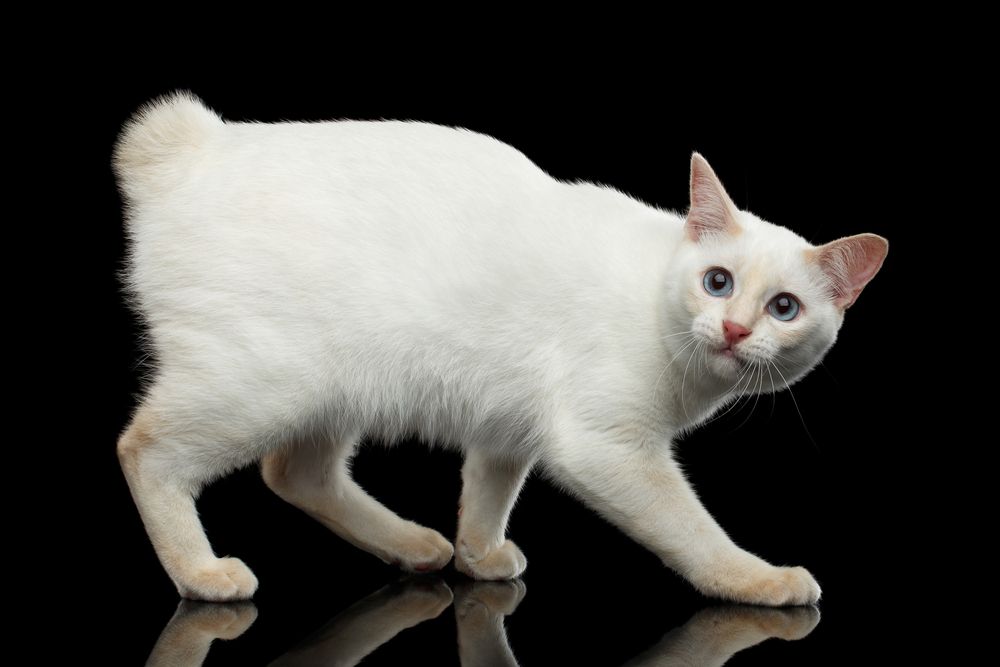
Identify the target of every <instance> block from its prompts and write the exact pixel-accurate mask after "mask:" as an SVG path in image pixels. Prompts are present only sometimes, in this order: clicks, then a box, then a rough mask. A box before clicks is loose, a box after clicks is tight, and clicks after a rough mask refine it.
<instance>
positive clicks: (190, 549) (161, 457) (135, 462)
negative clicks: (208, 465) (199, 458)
mask: <svg viewBox="0 0 1000 667" xmlns="http://www.w3.org/2000/svg"><path fill="white" fill-rule="evenodd" d="M163 427H164V425H163V424H162V423H160V422H158V420H157V418H156V417H155V414H154V413H153V412H152V411H151V410H148V409H142V410H140V411H139V412H138V413H137V414H136V416H135V418H134V419H133V420H132V423H131V424H130V425H129V427H128V429H127V430H126V431H125V433H124V434H123V435H122V436H121V438H120V439H119V440H118V460H119V462H120V463H121V466H122V471H123V472H124V473H125V478H126V480H128V486H129V490H130V491H131V492H132V498H133V500H135V504H136V507H137V508H138V509H139V515H140V516H141V517H142V523H143V525H145V527H146V533H147V534H148V535H149V539H150V541H151V542H152V543H153V548H154V549H155V550H156V555H157V556H158V557H159V559H160V563H161V564H162V565H163V569H164V570H166V571H167V575H169V576H170V579H171V580H172V581H173V582H174V585H175V586H177V591H178V592H179V593H180V594H181V596H183V597H186V598H191V599H194V600H211V601H224V600H244V599H249V598H250V597H252V596H253V593H254V591H256V590H257V578H256V577H255V576H254V575H253V572H251V571H250V568H248V567H247V566H246V565H244V564H243V562H242V561H241V560H239V559H237V558H217V557H216V555H215V554H214V553H213V552H212V546H211V545H210V544H209V542H208V538H207V537H206V536H205V530H204V529H203V528H202V526H201V521H199V520H198V513H197V511H196V510H195V504H194V498H195V496H196V495H197V493H198V491H200V489H201V486H202V484H204V483H205V482H206V481H207V478H208V477H210V476H211V472H210V471H206V472H205V473H204V474H199V472H198V471H194V470H192V469H191V468H190V467H189V466H187V465H186V464H187V462H186V461H182V460H181V459H180V457H179V456H178V454H177V453H176V449H175V447H174V446H172V445H171V442H170V439H169V438H168V437H167V436H166V435H165V434H164V428H163Z"/></svg>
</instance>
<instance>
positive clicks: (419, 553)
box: [262, 439, 454, 572]
mask: <svg viewBox="0 0 1000 667" xmlns="http://www.w3.org/2000/svg"><path fill="white" fill-rule="evenodd" d="M353 445H354V441H353V440H352V439H343V440H338V441H331V442H328V443H324V444H320V445H314V444H311V443H310V444H304V443H295V444H292V445H290V446H287V447H285V448H283V449H281V450H279V451H276V452H273V453H271V454H268V455H267V456H266V457H264V460H263V470H262V472H263V475H264V481H265V482H266V483H267V485H268V486H269V487H271V490H272V491H274V492H275V493H277V494H278V495H279V496H280V497H281V498H282V499H284V500H286V501H287V502H289V503H291V504H292V505H295V506H296V507H298V508H299V509H301V510H303V511H304V512H305V513H306V514H308V515H309V516H311V517H312V518H314V519H316V520H317V521H319V522H320V523H322V524H323V525H324V526H326V527H327V528H329V529H330V530H332V531H333V532H334V533H336V534H337V535H339V536H340V537H342V538H343V539H345V540H347V541H348V542H350V543H351V544H353V545H354V546H356V547H358V548H360V549H364V550H365V551H367V552H368V553H371V554H374V555H376V556H378V557H379V558H381V559H382V560H383V561H384V562H386V563H391V564H393V565H396V566H398V567H400V568H402V569H403V570H406V571H408V572H433V571H435V570H440V569H441V568H443V567H444V566H445V565H447V564H448V561H450V560H451V556H452V553H453V552H454V549H453V548H452V546H451V543H450V542H448V540H446V539H445V538H444V537H443V536H442V535H441V534H440V533H438V532H437V531H436V530H431V529H430V528H424V527H423V526H420V525H418V524H416V523H414V522H412V521H406V520H405V519H401V518H400V517H399V516H397V515H396V514H395V513H393V512H392V511H391V510H389V509H388V508H387V507H385V506H384V505H382V504H381V503H379V502H378V501H377V500H375V499H374V498H372V497H371V496H369V495H368V494H367V493H365V491H364V489H362V488H361V487H360V486H358V485H357V483H356V482H355V481H354V480H353V479H351V476H350V472H349V471H348V468H347V460H348V458H349V456H350V454H351V453H352V451H353Z"/></svg>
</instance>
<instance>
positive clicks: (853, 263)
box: [670, 153, 888, 394]
mask: <svg viewBox="0 0 1000 667" xmlns="http://www.w3.org/2000/svg"><path fill="white" fill-rule="evenodd" d="M684 237H685V238H684V241H683V243H682V247H681V249H680V251H679V252H678V262H677V264H676V266H677V267H678V268H679V270H680V272H679V273H677V274H675V280H676V281H677V283H676V285H675V286H676V288H678V289H680V291H681V294H677V293H676V292H675V297H674V298H677V299H679V300H680V301H681V302H682V303H683V304H684V307H685V308H684V309H683V311H681V315H680V317H674V318H671V319H672V320H673V321H672V322H671V323H670V324H671V328H672V329H674V333H676V332H677V329H678V328H680V329H682V330H683V329H687V331H686V332H684V333H686V334H687V335H686V336H685V335H683V334H682V337H683V338H684V339H685V341H686V342H687V347H686V352H685V353H684V354H682V356H683V357H686V358H687V359H686V361H685V363H688V362H690V364H694V365H695V367H693V368H691V370H692V372H697V373H699V374H701V373H705V374H707V375H709V376H714V378H715V379H716V380H717V382H718V383H721V384H723V385H727V386H728V387H729V388H732V389H733V390H735V392H736V393H739V394H747V393H760V392H771V391H777V390H779V389H782V388H784V387H786V386H788V385H789V384H791V383H792V382H794V381H795V380H796V379H798V378H800V377H802V376H803V375H805V374H806V373H807V372H809V370H811V369H812V368H813V367H814V366H815V365H816V364H817V363H819V361H820V359H822V357H823V355H824V354H825V353H826V351H827V350H828V349H830V346H831V345H833V342H834V340H836V337H837V331H838V330H839V329H840V325H841V323H842V322H843V319H844V311H845V310H846V309H847V308H848V307H849V306H851V305H852V304H853V303H854V302H855V301H856V300H857V298H858V295H859V294H861V291H862V289H864V287H865V285H866V284H867V283H868V281H869V280H871V279H872V278H873V277H874V276H875V274H876V273H877V272H878V270H879V268H880V267H881V266H882V261H883V260H884V259H885V256H886V252H887V250H888V243H887V242H886V240H885V239H883V238H882V237H880V236H876V235H874V234H860V235H858V236H850V237H847V238H843V239H840V240H837V241H833V242H831V243H827V244H826V245H823V246H818V247H816V246H813V245H811V244H809V243H808V242H807V241H806V240H805V239H803V238H802V237H800V236H798V235H797V234H794V233H793V232H791V231H789V230H787V229H785V228H784V227H778V226H776V225H772V224H770V223H768V222H765V221H764V220H761V219H760V218H758V217H756V216H754V215H753V214H751V213H747V212H745V211H740V210H739V209H737V208H736V206H735V204H733V201H732V199H730V197H729V195H728V194H726V191H725V190H724V189H723V187H722V183H721V182H720V181H719V179H718V177H717V176H716V175H715V172H714V171H712V168H711V167H710V166H709V165H708V162H706V161H705V159H704V158H703V157H702V156H701V155H699V154H697V153H695V154H694V156H693V157H692V160H691V208H690V211H689V212H688V215H687V220H686V221H685V226H684Z"/></svg>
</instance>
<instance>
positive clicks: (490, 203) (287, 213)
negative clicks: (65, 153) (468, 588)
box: [114, 93, 888, 606]
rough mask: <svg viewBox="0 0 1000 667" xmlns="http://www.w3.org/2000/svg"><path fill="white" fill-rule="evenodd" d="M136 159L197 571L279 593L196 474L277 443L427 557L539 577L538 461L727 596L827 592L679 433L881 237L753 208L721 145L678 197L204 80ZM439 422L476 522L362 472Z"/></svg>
mask: <svg viewBox="0 0 1000 667" xmlns="http://www.w3.org/2000/svg"><path fill="white" fill-rule="evenodd" d="M114 170H115V174H116V176H117V178H118V184H119V186H120V188H121V192H122V196H123V199H124V201H125V203H126V218H127V220H126V222H127V232H128V239H129V250H128V269H127V272H126V279H125V282H126V289H127V291H128V294H129V296H130V299H131V302H132V303H133V304H134V306H135V308H136V310H137V312H138V315H139V316H140V317H141V318H142V321H143V323H144V325H145V327H146V330H147V332H148V336H147V342H148V345H149V348H150V349H149V352H150V354H151V356H152V359H153V360H154V366H153V370H152V373H151V376H150V378H149V380H148V383H147V386H146V387H145V389H144V394H143V397H142V399H141V401H140V405H139V406H138V408H137V410H136V412H135V414H134V416H133V418H132V421H131V423H130V425H129V426H128V428H127V430H126V431H125V432H124V434H123V435H122V436H121V438H120V440H119V442H118V454H119V458H120V461H121V465H122V469H123V471H124V473H125V477H126V478H127V480H128V484H129V488H130V489H131V492H132V497H133V498H134V500H135V503H136V506H137V507H138V509H139V513H140V515H141V516H142V520H143V523H144V525H145V527H146V530H147V532H148V534H149V537H150V539H151V541H152V543H153V546H154V548H155V549H156V553H157V555H158V556H159V558H160V562H161V563H162V564H163V566H164V568H165V569H166V571H167V574H168V575H169V576H170V578H171V579H172V580H173V582H174V584H175V585H176V586H177V589H178V591H179V592H180V594H181V595H183V596H185V597H190V598H197V599H205V600H233V599H241V598H249V597H250V596H251V595H253V593H254V591H255V590H256V588H257V579H256V578H255V577H254V575H253V573H252V572H251V571H250V569H249V568H247V566H246V565H245V564H244V563H243V562H242V561H240V560H238V559H235V558H221V559H220V558H217V557H216V556H215V554H214V553H213V551H212V547H211V545H210V544H209V542H208V539H207V538H206V536H205V533H204V531H203V529H202V526H201V523H200V521H199V519H198V516H197V513H196V510H195V502H194V498H195V497H196V496H197V494H198V492H199V490H200V489H201V488H202V487H203V486H204V485H205V484H206V483H208V482H210V481H211V480H213V479H216V478H218V477H219V476H221V475H224V474H226V473H228V472H230V471H232V470H233V469H235V468H237V467H239V466H242V465H246V464H248V463H251V462H254V461H260V462H261V464H262V470H263V477H264V481H265V482H266V483H267V485H268V486H269V487H270V488H271V489H273V490H274V491H275V492H276V493H277V494H278V495H279V496H281V497H282V498H284V499H285V500H287V501H288V502H290V503H292V504H294V505H295V506H297V507H299V508H301V509H303V510H304V511H306V512H307V513H308V514H309V515H310V516H312V517H314V518H315V519H317V520H318V521H320V522H322V523H323V524H324V525H326V526H327V527H329V528H330V529H331V530H332V531H334V532H335V533H336V534H337V535H339V536H341V537H342V538H344V539H345V540H347V541H348V542H350V543H351V544H353V545H355V546H357V547H360V548H361V549H364V550H365V551H368V552H370V553H372V554H374V555H376V556H377V557H379V558H381V559H382V560H383V561H385V562H387V563H393V564H395V565H397V566H399V567H400V568H402V569H404V570H406V571H410V572H428V571H434V570H439V569H441V568H443V567H444V566H445V565H446V564H447V563H448V562H449V561H450V560H451V558H452V556H453V555H454V558H455V567H456V568H457V569H458V570H460V571H462V572H464V573H466V574H468V575H469V576H471V577H474V578H476V579H509V578H512V577H516V576H518V575H520V574H521V572H523V571H524V569H525V566H526V564H527V561H526V560H525V557H524V555H523V554H522V553H521V550H520V549H519V548H518V547H517V546H516V545H515V544H514V543H513V542H511V541H510V540H508V539H506V527H507V520H508V517H509V514H510V511H511V508H512V507H513V504H514V500H515V498H516V497H517V495H518V492H519V491H520V489H521V486H522V484H523V483H524V480H525V477H526V475H527V474H528V472H529V470H532V469H533V468H537V469H540V470H541V472H542V473H543V474H544V475H545V476H546V477H547V478H549V479H551V480H552V481H553V482H555V483H556V484H558V485H560V486H561V487H563V488H565V489H566V490H568V491H569V492H570V493H572V494H573V495H575V496H576V497H578V498H579V499H581V500H582V501H583V502H584V503H586V504H587V505H588V506H590V507H591V508H593V509H594V510H596V511H597V512H598V513H600V514H601V515H602V516H603V517H605V518H606V519H607V520H609V521H610V522H612V523H613V524H615V525H617V526H618V527H620V528H621V529H622V530H623V531H625V532H626V533H627V534H628V535H630V536H631V537H632V538H633V539H635V540H636V541H637V542H639V543H641V544H643V545H644V546H645V547H647V548H648V549H650V550H652V551H653V552H654V553H655V554H656V555H657V556H659V557H660V559H661V560H662V561H663V562H664V563H665V564H666V565H667V566H669V567H671V568H673V569H675V570H676V571H677V572H679V573H680V574H681V575H682V576H684V577H685V578H686V579H687V580H688V581H690V582H691V583H692V584H693V585H694V586H695V587H696V588H698V590H700V591H702V592H703V593H705V594H707V595H712V596H717V597H721V598H725V599H729V600H734V601H738V602H745V603H750V604H760V605H773V606H778V605H801V604H808V603H811V602H815V601H816V600H817V599H818V598H819V595H820V588H819V586H818V585H817V583H816V581H815V580H814V579H813V577H812V576H811V575H810V574H809V573H808V572H807V571H806V570H804V569H802V568H786V567H775V566H772V565H770V564H768V563H766V562H765V561H763V560H761V559H760V558H758V557H756V556H754V555H752V554H750V553H747V552H746V551H743V550H742V549H740V548H739V547H737V546H736V545H735V544H734V543H733V542H732V541H731V540H730V539H729V538H728V537H727V535H726V534H725V533H724V532H723V531H722V529H721V528H720V527H719V526H718V525H717V524H716V522H715V521H714V519H713V518H712V517H711V516H710V515H709V514H708V512H707V511H706V510H705V509H704V508H703V507H702V505H701V503H700V502H699V500H698V498H697V497H696V495H695V493H694V492H693V491H692V489H691V487H690V486H689V485H688V483H687V481H686V480H685V478H684V476H683V474H682V473H681V471H680V469H679V467H678V465H677V464H676V463H675V461H674V459H673V457H672V453H671V448H672V444H671V443H672V440H673V438H674V437H675V436H676V435H677V434H678V433H680V432H681V431H684V430H686V429H690V428H692V427H694V426H696V425H697V424H699V423H701V422H703V421H704V420H705V419H707V418H708V417H709V416H711V415H712V414H713V413H715V412H716V411H717V410H719V409H720V407H722V406H724V405H725V404H726V403H728V402H730V401H732V400H733V399H734V398H736V397H738V396H742V395H747V394H755V393H761V392H772V391H777V390H780V389H782V388H784V387H786V386H788V385H789V384H790V383H792V382H794V381H795V380H797V379H799V378H801V377H802V376H803V375H804V374H806V373H807V372H808V371H809V370H810V369H812V368H813V367H814V366H815V365H816V364H817V363H818V362H819V360H820V359H821V358H822V357H823V355H824V354H825V353H826V351H827V350H828V349H829V348H830V346H831V345H832V344H833V342H834V340H835V338H836V335H837V332H838V330H839V328H840V326H841V323H842V321H843V317H844V311H845V310H846V309H847V307H849V306H850V305H851V304H853V303H854V301H855V300H856V299H857V297H858V295H859V294H860V293H861V290H862V289H863V288H864V286H865V285H866V284H867V282H868V281H869V280H871V278H872V277H873V276H874V275H875V273H876V272H877V271H878V270H879V268H880V266H881V264H882V261H883V259H884V258H885V255H886V251H887V248H888V244H887V243H886V241H885V240H884V239H882V238H881V237H878V236H875V235H873V234H861V235H859V236H852V237H849V238H844V239H840V240H838V241H834V242H832V243H828V244H826V245H823V246H819V247H814V246H812V245H810V244H809V243H808V242H806V241H805V240H804V239H802V238H801V237H799V236H797V235H796V234H794V233H792V232H790V231H789V230H787V229H785V228H783V227H778V226H776V225H772V224H770V223H768V222H765V221H763V220H761V219H760V218H757V217H756V216H754V215H752V214H750V213H747V212H744V211H740V210H738V209H737V208H736V206H735V205H734V204H733V202H732V200H731V199H730V198H729V196H728V195H727V194H726V192H725V190H724V189H723V187H722V184H721V183H720V182H719V179H718V178H717V177H716V175H715V173H714V172H713V171H712V169H711V167H709V165H708V163H707V162H706V161H705V160H704V159H703V158H702V157H701V156H700V155H697V154H695V155H694V156H693V158H692V160H691V182H690V192H691V201H690V210H689V211H688V213H687V215H686V216H681V215H678V214H676V213H673V212H669V211H663V210H659V209H656V208H653V207H650V206H648V205H646V204H643V203H641V202H639V201H636V200H634V199H631V198H629V197H628V196H626V195H624V194H622V193H621V192H618V191H616V190H614V189H611V188H608V187H602V186H597V185H593V184H589V183H566V182H562V181H558V180H555V179H553V178H551V177H549V176H548V175H546V174H545V173H544V172H543V171H541V170H540V169H539V168H538V167H536V166H535V165H534V164H532V163H531V162H530V161H529V160H528V159H527V158H526V157H525V156H524V155H522V154H521V153H519V152H518V151H517V150H515V149H513V148H511V147H510V146H507V145H505V144H503V143H501V142H499V141H497V140H495V139H492V138H490V137H486V136H483V135H480V134H476V133H473V132H470V131H467V130H461V129H453V128H446V127H440V126H436V125H429V124H424V123H414V122H354V121H341V122H328V123H278V124H260V123H235V122H228V121H223V120H222V119H221V118H220V117H219V116H218V115H217V114H216V113H214V112H212V111H211V110H209V109H208V108H206V107H205V106H204V105H203V104H202V103H201V102H200V101H199V100H198V99H197V98H195V97H194V96H192V95H190V94H187V93H179V94H175V95H171V96H169V97H166V98H161V99H158V100H156V101H154V102H153V103H151V104H150V105H148V106H146V107H144V108H143V109H141V110H140V111H139V112H138V113H137V114H136V115H135V116H134V117H133V118H132V120H130V121H129V122H128V123H127V124H126V126H125V128H124V130H123V132H122V134H121V136H120V138H119V140H118V142H117V144H116V146H115V151H114ZM414 434H416V435H418V436H419V437H420V438H421V439H423V440H425V441H428V442H435V443H441V444H443V445H445V446H449V447H455V448H459V449H460V450H461V451H462V452H463V453H464V455H465V463H464V465H463V468H462V477H463V490H462V497H461V508H462V512H461V514H460V516H459V520H458V530H457V537H456V538H455V541H454V548H453V546H452V543H451V542H449V540H447V539H446V538H445V537H443V536H442V535H441V534H440V533H438V532H437V531H434V530H431V529H429V528H425V527H423V526H420V525H417V524H415V523H413V522H411V521H406V520H404V519H402V518H400V517H399V516H397V515H396V514H395V513H393V512H392V511H391V510H389V509H387V508H386V507H384V506H383V505H381V504H380V503H379V502H378V501H376V500H374V499H373V498H372V497H370V496H369V495H368V494H366V493H365V491H364V490H362V489H361V488H360V487H359V486H358V485H357V484H356V483H355V482H354V481H353V480H352V478H351V476H350V473H349V466H348V461H349V459H350V458H351V456H352V455H353V454H354V452H355V448H356V445H357V443H358V442H359V440H360V439H361V438H363V437H366V436H371V437H374V438H377V439H380V440H383V441H390V442H391V441H397V440H400V439H403V438H406V437H409V436H411V435H414ZM553 546H555V545H553Z"/></svg>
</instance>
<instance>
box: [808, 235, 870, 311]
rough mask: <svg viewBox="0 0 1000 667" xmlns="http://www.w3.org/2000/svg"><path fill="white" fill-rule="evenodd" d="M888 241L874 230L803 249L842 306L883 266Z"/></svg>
mask: <svg viewBox="0 0 1000 667" xmlns="http://www.w3.org/2000/svg"><path fill="white" fill-rule="evenodd" d="M888 252H889V242H888V241H886V240H885V239H884V238H882V237H881V236H877V235H875V234H858V235H857V236H848V237H847V238H843V239H839V240H837V241H833V242H831V243H827V244H826V245H824V246H820V247H818V248H813V249H812V250H807V251H806V256H807V257H808V258H809V260H810V261H812V262H815V263H816V264H818V265H819V266H820V268H821V269H823V273H825V274H826V276H827V278H828V279H829V280H830V287H831V289H832V290H833V300H834V303H835V304H836V306H837V307H838V308H840V309H841V310H844V309H845V308H847V307H848V306H850V305H851V304H853V303H854V302H855V301H856V300H857V298H858V295H859V294H861V290H863V289H864V288H865V285H867V284H868V281H869V280H871V279H872V278H874V277H875V274H876V273H878V270H879V269H880V268H882V262H883V261H884V260H885V256H886V253H888Z"/></svg>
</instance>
